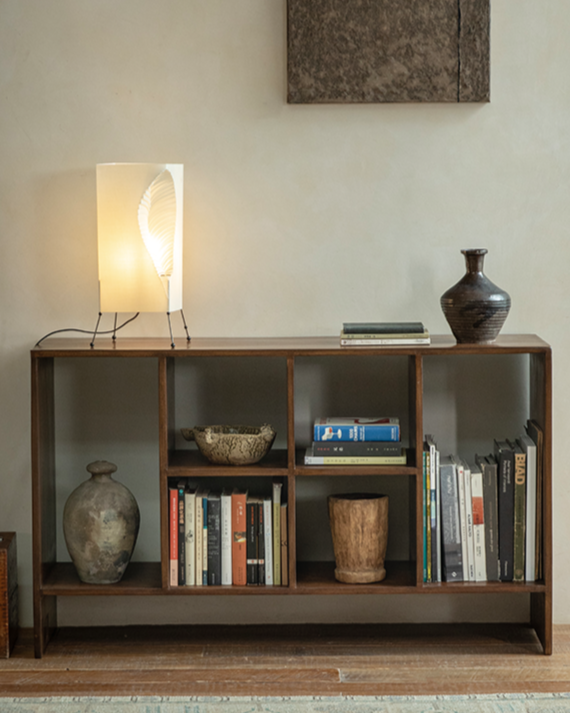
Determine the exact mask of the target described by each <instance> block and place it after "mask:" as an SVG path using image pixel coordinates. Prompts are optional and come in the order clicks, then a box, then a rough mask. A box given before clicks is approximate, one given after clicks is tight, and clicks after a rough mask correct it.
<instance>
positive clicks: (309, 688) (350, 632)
mask: <svg viewBox="0 0 570 713" xmlns="http://www.w3.org/2000/svg"><path fill="white" fill-rule="evenodd" d="M560 691H564V692H568V691H570V626H557V627H555V629H554V654H553V655H552V656H543V655H542V654H541V647H540V644H539V642H538V640H537V638H536V635H535V634H534V631H532V630H531V629H528V628H524V627H522V628H521V627H511V626H501V625H488V626H480V625H479V626H476V627H473V626H469V625H451V626H448V625H425V626H424V625H422V626H406V625H389V626H385V625H381V626H376V625H371V626H363V625H354V626H350V625H343V626H326V627H322V626H314V625H308V626H298V625H296V626H280V627H274V626H252V627H234V628H227V627H217V626H216V627H212V626H208V627H206V626H204V627H186V626H178V627H128V628H122V627H117V628H98V629H61V630H59V631H58V632H57V633H56V635H55V637H54V639H53V640H52V641H51V643H50V645H49V647H48V650H47V653H46V655H45V656H44V657H43V658H42V659H35V658H34V654H33V642H32V634H31V631H30V630H24V631H22V632H21V634H20V638H19V640H18V643H17V645H16V648H15V650H14V652H13V654H12V656H11V658H10V659H6V660H0V695H2V696H46V695H47V696H49V695H69V696H77V695H129V696H132V695H139V696H142V695H160V696H167V695H171V696H185V695H215V696H219V695H268V696H270V695H274V696H283V695H285V696H293V695H329V696H332V695H351V696H352V695H429V694H439V695H442V694H467V693H505V692H536V693H538V692H560Z"/></svg>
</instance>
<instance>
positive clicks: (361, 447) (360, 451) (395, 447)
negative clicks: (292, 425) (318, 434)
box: [313, 441, 402, 457]
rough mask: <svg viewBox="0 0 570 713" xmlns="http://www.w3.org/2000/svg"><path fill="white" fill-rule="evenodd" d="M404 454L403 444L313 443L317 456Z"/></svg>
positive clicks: (390, 455)
mask: <svg viewBox="0 0 570 713" xmlns="http://www.w3.org/2000/svg"><path fill="white" fill-rule="evenodd" d="M401 454H402V444H401V443H384V442H382V441H335V442H332V441H313V455H315V456H387V457H396V456H399V455H401Z"/></svg>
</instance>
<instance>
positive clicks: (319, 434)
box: [313, 418, 400, 441]
mask: <svg viewBox="0 0 570 713" xmlns="http://www.w3.org/2000/svg"><path fill="white" fill-rule="evenodd" d="M313 439H314V440H315V441H399V440H400V423H399V421H398V419H397V418H318V419H317V420H316V421H315V424H314V434H313Z"/></svg>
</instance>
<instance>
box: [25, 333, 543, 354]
mask: <svg viewBox="0 0 570 713" xmlns="http://www.w3.org/2000/svg"><path fill="white" fill-rule="evenodd" d="M547 351H550V346H549V345H548V344H547V343H546V342H545V341H544V340H542V339H541V338H540V337H538V336H536V335H534V334H504V335H499V337H498V338H497V339H496V340H495V341H494V342H493V343H492V344H457V343H456V341H455V339H454V337H453V336H451V335H438V334H436V335H432V337H431V344H429V345H406V346H382V347H344V346H341V345H340V343H339V338H338V337H227V338H225V337H224V338H219V337H194V338H192V340H191V341H190V342H187V341H186V339H185V338H184V337H179V338H177V339H176V340H175V347H174V348H173V347H171V345H170V340H169V339H167V338H151V337H144V338H132V337H117V340H116V342H115V343H113V342H112V341H111V339H110V338H108V337H106V338H101V339H98V340H97V341H96V342H95V346H93V347H91V346H90V340H89V339H77V338H50V339H46V340H45V341H43V342H42V343H41V345H40V346H35V347H34V348H33V349H32V350H31V354H32V358H37V357H90V356H91V357H112V356H115V357H158V356H175V357H180V356H207V355H210V356H216V355H226V356H230V355H233V356H235V355H240V354H243V355H259V356H263V355H273V356H303V355H307V356H309V355H334V356H338V355H342V354H346V355H351V356H352V355H358V354H386V355H390V354H394V355H405V354H417V353H420V354H425V355H430V354H509V353H514V354H516V353H530V352H547Z"/></svg>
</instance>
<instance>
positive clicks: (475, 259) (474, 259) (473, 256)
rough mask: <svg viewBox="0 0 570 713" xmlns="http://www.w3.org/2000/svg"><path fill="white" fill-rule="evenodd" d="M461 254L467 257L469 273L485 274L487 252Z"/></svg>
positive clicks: (475, 251) (465, 252)
mask: <svg viewBox="0 0 570 713" xmlns="http://www.w3.org/2000/svg"><path fill="white" fill-rule="evenodd" d="M461 252H462V253H463V254H464V255H465V267H466V268H467V272H481V273H482V272H483V262H484V260H485V255H486V254H487V251H486V250H483V249H481V250H462V251H461Z"/></svg>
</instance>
